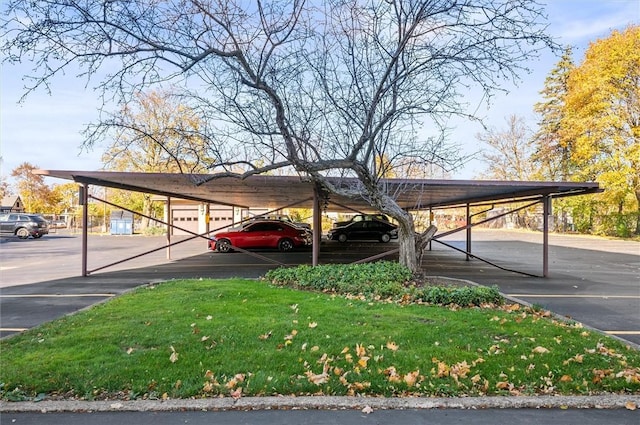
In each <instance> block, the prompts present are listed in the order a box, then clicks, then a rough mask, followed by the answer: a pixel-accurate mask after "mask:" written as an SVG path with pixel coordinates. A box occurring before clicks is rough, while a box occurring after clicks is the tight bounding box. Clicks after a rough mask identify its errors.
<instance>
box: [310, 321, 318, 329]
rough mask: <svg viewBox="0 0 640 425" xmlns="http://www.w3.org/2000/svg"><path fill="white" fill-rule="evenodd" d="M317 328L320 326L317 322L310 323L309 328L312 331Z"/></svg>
mask: <svg viewBox="0 0 640 425" xmlns="http://www.w3.org/2000/svg"><path fill="white" fill-rule="evenodd" d="M316 326H318V324H317V323H316V322H311V323H309V327H310V328H311V329H313V328H315V327H316Z"/></svg>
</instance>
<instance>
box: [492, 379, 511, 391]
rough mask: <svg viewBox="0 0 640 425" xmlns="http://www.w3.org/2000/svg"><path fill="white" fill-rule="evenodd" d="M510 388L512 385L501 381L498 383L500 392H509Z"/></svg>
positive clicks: (497, 386)
mask: <svg viewBox="0 0 640 425" xmlns="http://www.w3.org/2000/svg"><path fill="white" fill-rule="evenodd" d="M510 386H511V384H510V383H509V382H507V381H500V382H497V383H496V388H497V389H499V390H507V389H509V387H510Z"/></svg>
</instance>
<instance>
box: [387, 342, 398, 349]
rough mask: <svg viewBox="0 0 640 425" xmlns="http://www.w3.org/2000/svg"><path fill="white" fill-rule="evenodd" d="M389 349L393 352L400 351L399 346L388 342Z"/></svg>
mask: <svg viewBox="0 0 640 425" xmlns="http://www.w3.org/2000/svg"><path fill="white" fill-rule="evenodd" d="M387 348H388V349H389V350H391V351H397V350H398V345H397V344H396V343H395V342H391V341H389V342H387Z"/></svg>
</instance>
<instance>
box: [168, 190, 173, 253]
mask: <svg viewBox="0 0 640 425" xmlns="http://www.w3.org/2000/svg"><path fill="white" fill-rule="evenodd" d="M171 223H173V214H172V213H171V197H169V196H167V260H171Z"/></svg>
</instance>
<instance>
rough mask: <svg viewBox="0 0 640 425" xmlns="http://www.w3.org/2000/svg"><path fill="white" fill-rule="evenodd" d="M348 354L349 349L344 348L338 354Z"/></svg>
mask: <svg viewBox="0 0 640 425" xmlns="http://www.w3.org/2000/svg"><path fill="white" fill-rule="evenodd" d="M348 352H349V347H344V348H343V349H342V351H341V352H340V354H347V353H348Z"/></svg>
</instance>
